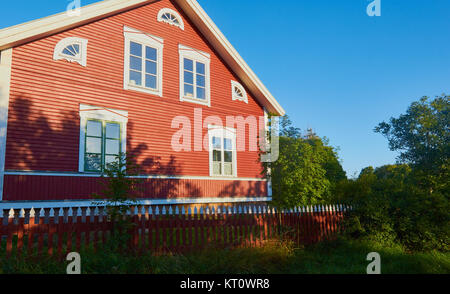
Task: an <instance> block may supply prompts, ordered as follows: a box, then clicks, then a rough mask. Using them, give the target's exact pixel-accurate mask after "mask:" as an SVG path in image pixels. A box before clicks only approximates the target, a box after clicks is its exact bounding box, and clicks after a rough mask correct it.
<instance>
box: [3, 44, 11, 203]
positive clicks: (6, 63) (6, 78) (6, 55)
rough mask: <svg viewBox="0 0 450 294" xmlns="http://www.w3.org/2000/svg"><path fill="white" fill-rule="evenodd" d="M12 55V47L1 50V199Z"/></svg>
mask: <svg viewBox="0 0 450 294" xmlns="http://www.w3.org/2000/svg"><path fill="white" fill-rule="evenodd" d="M12 55H13V49H12V48H11V49H6V50H4V51H0V201H1V200H2V199H3V182H4V176H5V158H6V134H7V130H8V109H9V95H10V88H11V66H12Z"/></svg>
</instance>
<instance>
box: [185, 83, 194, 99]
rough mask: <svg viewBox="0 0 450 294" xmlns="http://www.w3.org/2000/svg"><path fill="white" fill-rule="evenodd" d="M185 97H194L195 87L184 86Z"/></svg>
mask: <svg viewBox="0 0 450 294" xmlns="http://www.w3.org/2000/svg"><path fill="white" fill-rule="evenodd" d="M184 96H186V97H194V86H192V85H188V84H184Z"/></svg>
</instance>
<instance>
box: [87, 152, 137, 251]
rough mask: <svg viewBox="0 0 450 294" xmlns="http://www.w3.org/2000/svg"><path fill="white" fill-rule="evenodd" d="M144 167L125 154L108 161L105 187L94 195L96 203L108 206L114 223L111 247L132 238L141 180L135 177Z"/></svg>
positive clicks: (117, 247)
mask: <svg viewBox="0 0 450 294" xmlns="http://www.w3.org/2000/svg"><path fill="white" fill-rule="evenodd" d="M139 172H140V166H139V165H137V164H136V163H135V162H134V160H133V159H132V158H130V157H129V156H127V155H126V154H124V153H122V154H119V155H118V156H117V158H116V161H115V162H113V163H110V164H107V166H106V168H105V169H104V172H103V174H102V177H101V183H102V185H103V190H102V191H101V193H100V194H94V198H96V199H97V201H95V202H93V204H94V205H96V206H105V207H106V212H107V216H108V217H109V219H110V220H111V221H112V222H113V229H112V231H111V237H110V240H109V242H108V244H109V246H110V247H111V249H113V250H115V249H119V248H121V247H122V246H124V245H125V244H127V242H128V241H129V239H130V237H131V236H130V230H131V229H132V228H133V226H134V225H135V224H134V223H133V222H132V220H131V218H132V217H131V216H130V215H129V212H130V209H131V208H132V207H133V205H135V204H136V203H137V201H138V200H137V199H138V197H139V192H140V189H139V186H140V185H139V184H140V180H139V179H137V178H135V177H132V176H136V175H139Z"/></svg>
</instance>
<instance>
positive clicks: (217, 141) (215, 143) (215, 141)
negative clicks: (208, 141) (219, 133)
mask: <svg viewBox="0 0 450 294" xmlns="http://www.w3.org/2000/svg"><path fill="white" fill-rule="evenodd" d="M212 143H213V149H220V150H221V149H222V140H221V138H219V137H213V138H212Z"/></svg>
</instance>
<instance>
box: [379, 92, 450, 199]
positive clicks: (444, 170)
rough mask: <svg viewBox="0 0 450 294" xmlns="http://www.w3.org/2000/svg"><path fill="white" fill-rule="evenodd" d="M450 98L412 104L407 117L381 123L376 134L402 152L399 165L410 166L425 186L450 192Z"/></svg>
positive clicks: (444, 97)
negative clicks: (449, 187)
mask: <svg viewBox="0 0 450 294" xmlns="http://www.w3.org/2000/svg"><path fill="white" fill-rule="evenodd" d="M449 131H450V96H446V95H442V96H440V97H436V98H435V99H434V100H432V101H430V99H429V98H428V97H423V98H421V99H420V100H419V101H417V102H413V103H412V104H411V106H410V107H409V108H408V110H407V111H406V114H402V115H400V116H399V117H398V118H391V119H390V121H389V122H388V123H387V122H382V123H380V124H379V125H378V126H377V127H376V128H375V132H377V133H381V134H382V135H384V136H385V137H386V138H387V139H388V141H389V147H390V149H391V150H392V151H399V152H400V156H399V157H398V161H399V162H400V163H407V164H411V165H412V167H413V168H414V169H415V175H416V176H417V178H418V181H420V184H421V185H422V186H425V187H427V188H428V189H429V190H430V191H433V189H434V190H435V189H441V190H442V189H448V182H449V165H450V161H449V156H450V132H449Z"/></svg>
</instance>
